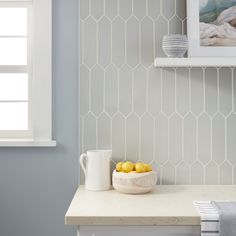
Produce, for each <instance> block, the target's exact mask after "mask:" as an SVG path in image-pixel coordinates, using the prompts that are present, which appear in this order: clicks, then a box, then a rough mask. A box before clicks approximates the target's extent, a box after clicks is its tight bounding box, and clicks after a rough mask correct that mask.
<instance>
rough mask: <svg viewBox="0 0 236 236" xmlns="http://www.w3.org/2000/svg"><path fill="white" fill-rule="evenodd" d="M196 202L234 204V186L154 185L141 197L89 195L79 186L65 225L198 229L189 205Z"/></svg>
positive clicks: (194, 211)
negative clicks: (151, 189) (229, 201)
mask: <svg viewBox="0 0 236 236" xmlns="http://www.w3.org/2000/svg"><path fill="white" fill-rule="evenodd" d="M196 200H197V201H200V200H234V201H236V186H182V185H181V186H176V185H175V186H174V185H168V186H157V187H156V188H155V190H154V191H153V192H151V193H148V194H143V195H128V194H121V193H118V192H116V191H114V190H110V191H104V192H91V191H87V190H85V189H84V186H80V187H79V189H78V190H77V192H76V193H75V196H74V198H73V200H72V202H71V205H70V207H69V209H68V211H67V213H66V216H65V222H66V224H67V225H76V226H88V225H90V226H99V225H107V226H109V225H113V226H114V225H143V226H148V225H149V226H190V225H191V226H199V225H200V217H199V215H198V213H197V211H196V210H195V208H194V206H193V201H196Z"/></svg>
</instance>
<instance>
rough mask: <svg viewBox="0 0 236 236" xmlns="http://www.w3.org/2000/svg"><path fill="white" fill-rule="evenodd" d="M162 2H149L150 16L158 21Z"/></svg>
mask: <svg viewBox="0 0 236 236" xmlns="http://www.w3.org/2000/svg"><path fill="white" fill-rule="evenodd" d="M160 4H161V0H148V16H149V17H151V18H152V19H156V18H157V17H158V16H159V15H160V9H161V6H160Z"/></svg>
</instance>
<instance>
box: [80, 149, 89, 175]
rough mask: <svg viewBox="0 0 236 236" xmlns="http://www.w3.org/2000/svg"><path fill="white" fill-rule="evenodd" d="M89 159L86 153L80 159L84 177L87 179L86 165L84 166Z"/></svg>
mask: <svg viewBox="0 0 236 236" xmlns="http://www.w3.org/2000/svg"><path fill="white" fill-rule="evenodd" d="M86 157H87V155H86V154H85V153H83V154H81V156H80V158H79V163H80V166H81V168H82V170H83V172H84V175H85V177H86V168H85V165H84V161H85V158H86Z"/></svg>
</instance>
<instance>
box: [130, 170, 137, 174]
mask: <svg viewBox="0 0 236 236" xmlns="http://www.w3.org/2000/svg"><path fill="white" fill-rule="evenodd" d="M135 173H137V172H136V171H135V170H133V171H130V172H129V174H135Z"/></svg>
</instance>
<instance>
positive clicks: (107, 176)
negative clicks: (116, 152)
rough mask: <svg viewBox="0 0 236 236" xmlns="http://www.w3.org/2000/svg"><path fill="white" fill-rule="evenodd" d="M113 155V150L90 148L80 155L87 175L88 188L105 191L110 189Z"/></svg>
mask: <svg viewBox="0 0 236 236" xmlns="http://www.w3.org/2000/svg"><path fill="white" fill-rule="evenodd" d="M111 155H112V151H111V150H90V151H87V153H83V154H82V155H81V156H80V165H81V168H82V170H83V172H84V175H85V188H86V189H87V190H91V191H105V190H109V189H110V187H111V173H110V161H111ZM85 162H86V165H85V164H84V163H85Z"/></svg>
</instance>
